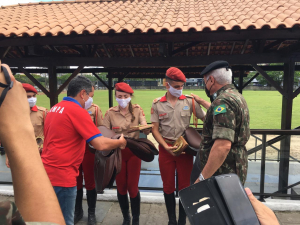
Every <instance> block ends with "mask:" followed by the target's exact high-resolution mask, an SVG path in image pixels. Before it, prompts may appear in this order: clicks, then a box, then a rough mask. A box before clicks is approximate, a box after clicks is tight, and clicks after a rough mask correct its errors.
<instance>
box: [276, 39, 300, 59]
mask: <svg viewBox="0 0 300 225" xmlns="http://www.w3.org/2000/svg"><path fill="white" fill-rule="evenodd" d="M299 50H300V40H298V42H296V43H295V44H292V45H289V46H288V47H286V48H282V49H280V50H279V52H280V53H281V54H282V55H284V56H290V55H291V54H293V53H294V52H298V51H299Z"/></svg>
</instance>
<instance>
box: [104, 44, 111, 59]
mask: <svg viewBox="0 0 300 225" xmlns="http://www.w3.org/2000/svg"><path fill="white" fill-rule="evenodd" d="M102 47H103V49H104V51H105V53H106V55H107V57H108V58H111V55H110V54H109V52H108V50H107V48H106V45H105V44H102Z"/></svg>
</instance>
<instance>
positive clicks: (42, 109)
mask: <svg viewBox="0 0 300 225" xmlns="http://www.w3.org/2000/svg"><path fill="white" fill-rule="evenodd" d="M37 108H38V110H40V111H44V112H45V111H47V109H46V108H44V107H42V106H37Z"/></svg>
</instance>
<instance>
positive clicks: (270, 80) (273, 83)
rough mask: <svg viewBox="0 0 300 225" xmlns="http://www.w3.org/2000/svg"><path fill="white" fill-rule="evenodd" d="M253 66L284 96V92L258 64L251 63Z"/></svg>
mask: <svg viewBox="0 0 300 225" xmlns="http://www.w3.org/2000/svg"><path fill="white" fill-rule="evenodd" d="M252 66H253V68H254V69H255V70H256V71H257V72H258V73H260V74H261V75H262V76H263V77H264V78H265V79H266V80H267V81H268V82H269V83H270V84H271V85H272V86H273V87H274V88H276V90H277V91H279V92H280V93H281V94H282V95H283V96H285V95H286V94H285V92H284V91H283V89H282V88H281V87H280V86H279V85H278V84H277V83H276V82H275V81H274V80H273V79H272V78H271V77H270V76H269V75H268V74H267V73H266V72H265V71H264V70H263V69H262V68H260V67H259V66H258V65H256V64H252Z"/></svg>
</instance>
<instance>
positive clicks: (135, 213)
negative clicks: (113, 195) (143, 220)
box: [130, 192, 141, 225]
mask: <svg viewBox="0 0 300 225" xmlns="http://www.w3.org/2000/svg"><path fill="white" fill-rule="evenodd" d="M130 204H131V214H132V225H139V224H140V205H141V195H140V192H138V194H137V196H136V197H135V198H130Z"/></svg>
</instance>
